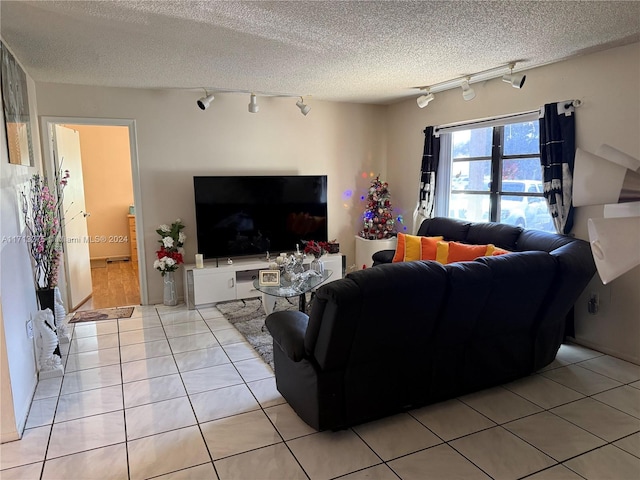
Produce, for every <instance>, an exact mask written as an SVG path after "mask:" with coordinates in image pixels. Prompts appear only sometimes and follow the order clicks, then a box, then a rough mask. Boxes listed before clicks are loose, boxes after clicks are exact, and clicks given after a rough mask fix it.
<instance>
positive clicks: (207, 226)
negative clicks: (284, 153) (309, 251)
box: [193, 175, 328, 258]
mask: <svg viewBox="0 0 640 480" xmlns="http://www.w3.org/2000/svg"><path fill="white" fill-rule="evenodd" d="M193 189H194V196H195V203H196V228H197V241H198V252H199V253H202V254H203V255H204V258H219V257H239V256H252V255H253V256H258V255H262V254H266V252H270V253H273V254H275V255H278V254H279V253H280V252H291V251H294V250H295V249H296V244H299V245H300V249H301V250H302V248H303V245H302V242H301V241H302V240H317V241H327V239H328V238H327V235H328V234H327V176H326V175H277V176H275V175H274V176H206V177H205V176H196V177H193Z"/></svg>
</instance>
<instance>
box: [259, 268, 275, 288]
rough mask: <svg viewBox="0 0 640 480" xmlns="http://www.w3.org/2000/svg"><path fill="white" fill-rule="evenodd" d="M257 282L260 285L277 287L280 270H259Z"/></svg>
mask: <svg viewBox="0 0 640 480" xmlns="http://www.w3.org/2000/svg"><path fill="white" fill-rule="evenodd" d="M258 282H259V283H260V286H261V287H279V286H280V270H260V276H259V278H258Z"/></svg>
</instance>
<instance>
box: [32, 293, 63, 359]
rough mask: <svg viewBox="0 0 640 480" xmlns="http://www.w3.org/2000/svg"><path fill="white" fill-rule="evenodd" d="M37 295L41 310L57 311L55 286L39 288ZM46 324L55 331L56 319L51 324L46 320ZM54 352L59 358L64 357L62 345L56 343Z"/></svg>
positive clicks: (52, 312)
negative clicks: (61, 350)
mask: <svg viewBox="0 0 640 480" xmlns="http://www.w3.org/2000/svg"><path fill="white" fill-rule="evenodd" d="M36 296H37V297H38V303H39V304H40V310H46V309H49V310H51V314H52V315H54V312H55V311H56V297H55V290H54V289H53V288H38V289H37V290H36ZM44 324H45V325H46V326H47V327H49V328H50V329H51V330H53V331H54V332H55V330H56V329H55V321H54V322H52V323H51V325H49V323H48V322H46V321H45V322H44ZM53 354H54V355H57V356H58V357H59V358H62V354H61V353H60V345H56V348H55V350H54V352H53Z"/></svg>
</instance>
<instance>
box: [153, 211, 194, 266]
mask: <svg viewBox="0 0 640 480" xmlns="http://www.w3.org/2000/svg"><path fill="white" fill-rule="evenodd" d="M183 228H184V225H183V224H182V221H181V220H180V219H179V218H178V219H177V220H176V221H175V222H173V223H172V224H171V226H169V225H166V224H162V225H160V227H158V229H157V230H156V233H157V234H158V235H160V240H158V242H159V243H160V244H161V245H162V246H161V247H160V250H158V251H157V252H156V256H157V260H155V261H154V262H153V268H155V269H156V270H158V271H160V273H162V276H163V277H164V276H165V274H166V273H167V272H175V271H176V270H177V269H178V265H180V264H181V263H184V260H183V255H184V248H182V246H183V245H184V242H185V240H186V239H187V236H186V235H185V234H184V233H183V232H181V230H182V229H183Z"/></svg>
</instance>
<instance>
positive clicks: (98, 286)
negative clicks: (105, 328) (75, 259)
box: [79, 261, 140, 310]
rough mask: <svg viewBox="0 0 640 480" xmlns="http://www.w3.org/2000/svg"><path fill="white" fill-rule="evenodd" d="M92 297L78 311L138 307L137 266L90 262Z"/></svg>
mask: <svg viewBox="0 0 640 480" xmlns="http://www.w3.org/2000/svg"><path fill="white" fill-rule="evenodd" d="M91 281H92V282H93V296H92V297H91V298H90V299H89V300H88V301H87V302H86V303H85V304H83V305H82V306H81V307H80V308H79V310H91V309H95V308H109V307H119V306H123V305H140V282H139V280H138V265H137V264H136V263H135V262H131V261H114V262H107V261H92V262H91Z"/></svg>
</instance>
